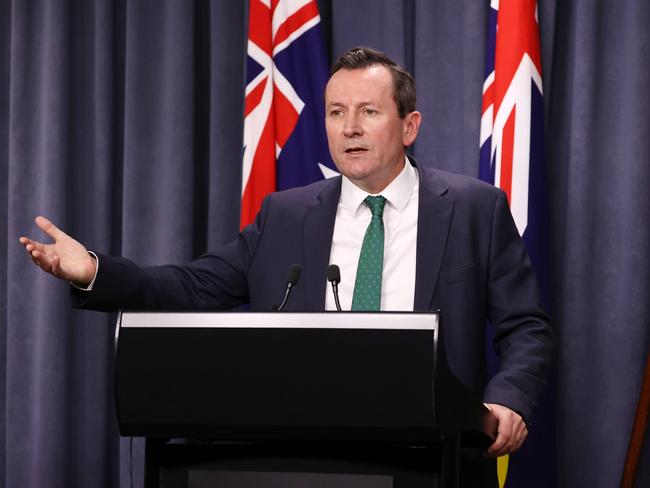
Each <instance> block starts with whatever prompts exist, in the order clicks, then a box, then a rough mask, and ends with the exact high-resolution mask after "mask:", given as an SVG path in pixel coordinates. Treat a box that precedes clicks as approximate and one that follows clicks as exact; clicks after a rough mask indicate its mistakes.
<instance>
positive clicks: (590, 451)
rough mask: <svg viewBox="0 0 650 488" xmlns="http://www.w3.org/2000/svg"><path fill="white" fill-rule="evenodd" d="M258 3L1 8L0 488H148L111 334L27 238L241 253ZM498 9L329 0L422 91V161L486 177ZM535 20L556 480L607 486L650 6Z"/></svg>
mask: <svg viewBox="0 0 650 488" xmlns="http://www.w3.org/2000/svg"><path fill="white" fill-rule="evenodd" d="M245 3H246V2H244V1H242V0H220V1H217V0H214V1H212V2H209V1H199V0H196V1H187V0H177V1H158V0H155V1H154V0H140V1H131V2H127V1H126V0H67V1H66V0H59V1H56V0H49V1H47V0H13V1H12V0H4V1H2V2H1V7H2V8H0V70H1V71H2V76H1V77H0V172H1V174H0V195H1V196H2V203H1V204H0V228H1V229H2V232H1V233H0V251H1V252H0V277H1V281H0V306H1V307H2V308H1V310H2V311H3V312H4V313H3V314H2V317H1V319H0V354H1V356H0V358H1V359H2V361H0V485H2V486H8V487H32V486H48V487H55V488H58V487H60V488H64V487H89V486H92V487H124V488H125V487H127V486H130V485H131V483H133V485H134V486H140V484H141V481H142V443H141V441H140V440H138V439H136V440H134V441H133V442H131V441H130V440H129V439H120V438H119V436H118V434H117V428H116V423H115V414H114V411H113V398H112V378H111V368H112V356H111V354H112V340H113V324H114V317H113V316H110V315H103V314H98V313H93V312H82V311H75V310H71V309H70V305H69V300H68V290H67V287H66V286H65V285H64V284H62V283H60V282H57V281H56V280H54V279H52V278H50V277H48V276H44V275H43V274H42V273H40V272H39V270H38V269H36V268H35V267H34V266H32V265H31V263H30V262H29V260H28V259H27V258H26V257H25V255H24V252H23V250H22V248H21V247H20V246H19V244H18V242H17V238H18V236H19V235H23V234H27V235H35V234H36V233H35V227H34V225H33V218H34V216H36V215H38V214H44V215H47V216H49V217H51V218H52V219H53V220H54V221H55V222H56V223H58V224H60V226H61V227H62V228H64V229H66V230H67V231H69V233H71V234H72V235H74V236H75V237H77V238H78V239H80V240H81V241H82V242H84V243H86V244H87V245H88V246H89V247H91V248H93V249H97V250H99V251H103V252H108V253H113V254H118V255H123V256H126V257H129V258H132V259H134V260H136V261H138V262H140V263H141V264H152V263H163V262H165V263H169V262H174V263H181V262H185V261H187V260H189V259H191V258H192V257H194V256H197V255H198V254H200V253H201V252H203V251H204V250H206V249H209V248H211V247H214V246H217V245H219V244H221V243H224V242H227V241H228V240H229V239H231V238H233V237H234V236H235V235H236V232H237V229H238V222H239V216H238V212H239V189H240V179H241V169H240V163H241V153H242V150H241V145H242V143H241V141H242V111H243V89H244V79H245V78H244V53H245V36H246V6H245ZM487 3H488V2H487V0H486V1H485V2H479V1H476V0H462V1H461V0H459V1H454V2H449V1H445V0H434V1H417V0H410V1H408V0H405V1H394V0H393V1H392V0H381V1H380V0H357V1H354V2H351V1H349V0H329V1H326V0H323V1H321V2H320V7H321V14H322V17H323V24H324V32H325V42H326V47H327V48H328V50H329V52H330V55H331V58H332V59H334V58H336V57H337V56H338V55H339V54H340V53H341V52H343V51H344V50H346V49H347V48H349V47H351V46H354V45H358V44H366V45H370V46H373V47H376V48H379V49H382V50H385V51H386V52H387V53H388V54H389V55H391V56H392V57H394V58H395V59H396V60H398V61H400V62H402V63H403V64H405V65H406V66H407V67H408V68H409V69H410V70H411V71H412V72H413V73H414V74H415V77H416V80H417V83H418V94H419V96H418V106H419V109H420V110H421V111H422V112H423V115H424V123H423V127H422V131H421V136H420V137H419V139H418V141H417V143H416V145H415V148H414V152H415V155H416V157H417V158H418V160H419V161H420V162H421V164H425V165H431V166H434V167H437V168H442V169H446V170H451V171H455V172H459V173H465V174H469V175H474V176H475V175H477V172H478V141H479V137H478V132H479V119H480V106H481V86H482V83H483V69H484V51H485V48H484V45H485V38H486V35H485V30H486V25H487V24H486V16H487V11H488V8H487ZM539 21H540V28H541V36H542V59H543V77H544V94H545V104H546V109H547V113H546V134H547V138H546V154H547V161H546V163H547V172H548V180H549V195H550V202H551V232H550V236H549V245H550V250H551V255H552V258H553V262H552V266H551V270H550V271H551V275H552V277H553V287H552V290H553V296H552V299H553V315H554V317H553V326H554V329H555V331H556V333H557V336H558V341H559V344H558V346H559V352H558V357H557V368H556V369H557V379H556V383H557V388H556V389H557V391H556V396H557V398H556V400H555V404H554V405H551V406H550V407H549V408H554V409H555V417H556V419H557V422H556V429H557V435H556V437H557V449H556V456H557V457H556V459H557V462H556V469H557V472H556V476H555V477H556V478H557V480H558V482H557V484H558V486H562V487H582V486H585V487H586V486H589V487H603V488H605V487H611V486H616V485H617V484H618V482H619V480H620V476H621V472H622V467H623V462H624V457H625V451H626V448H627V442H628V439H629V435H630V430H631V425H632V419H633V415H634V408H635V404H636V400H637V396H638V392H639V389H640V384H641V375H642V368H643V366H644V364H645V357H646V354H647V353H648V346H649V343H650V310H649V303H650V257H649V252H648V245H647V243H648V242H650V225H648V223H647V222H648V221H649V220H650V198H649V197H648V187H649V185H650V156H649V154H650V151H649V149H650V147H649V144H650V143H649V142H648V141H650V101H649V100H650V99H649V98H648V96H647V89H648V87H649V86H650V59H649V58H650V54H649V53H650V32H649V31H648V28H647V26H648V25H650V4H649V2H647V1H641V0H638V1H634V0H631V1H628V2H599V3H597V4H590V5H586V2H579V1H577V0H566V1H558V0H546V1H544V0H540V6H539ZM549 428H552V427H549ZM647 444H648V442H646V447H645V452H644V456H645V460H646V465H645V468H642V471H641V477H642V479H641V480H640V481H639V483H638V486H650V473H648V469H647V466H649V465H650V459H649V457H650V455H649V453H648V451H649V450H650V446H648V445H647Z"/></svg>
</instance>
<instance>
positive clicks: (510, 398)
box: [73, 167, 553, 420]
mask: <svg viewBox="0 0 650 488" xmlns="http://www.w3.org/2000/svg"><path fill="white" fill-rule="evenodd" d="M419 172H420V195H419V213H418V233H417V261H416V264H417V265H416V285H415V301H414V310H416V311H427V310H438V309H439V310H440V312H441V322H442V324H443V328H444V331H445V347H446V350H447V356H448V360H449V364H450V366H451V368H452V370H453V371H454V372H455V374H456V375H457V376H458V377H459V378H460V379H461V380H462V381H463V382H464V383H465V384H466V386H468V387H469V388H470V389H472V390H474V391H475V392H476V393H477V394H478V395H479V396H481V395H482V396H483V399H484V401H485V402H489V403H499V404H502V405H505V406H508V407H509V408H511V409H513V410H516V411H518V412H520V413H521V414H522V415H523V417H524V419H526V420H530V418H531V416H532V414H533V411H534V409H535V406H536V404H537V402H538V400H539V398H540V396H541V394H542V392H543V389H544V386H545V384H546V376H547V372H548V369H549V363H550V360H551V354H552V353H551V351H552V342H553V341H552V334H551V331H550V328H549V325H548V320H547V317H546V315H545V313H544V312H543V310H542V308H541V305H540V300H539V292H538V287H537V282H536V278H535V276H534V273H533V270H532V268H531V265H530V261H529V259H528V256H527V254H526V252H525V249H524V247H523V243H522V241H521V239H520V237H519V234H518V232H517V229H516V227H515V224H514V222H513V220H512V216H511V214H510V210H509V208H508V203H507V201H506V197H505V194H504V193H503V192H502V191H501V190H499V189H497V188H495V187H493V186H492V185H488V184H486V183H483V182H480V181H478V180H476V179H474V178H469V177H465V176H460V175H454V174H451V173H446V172H442V171H436V170H432V169H427V168H425V167H419ZM340 191H341V178H340V177H337V178H331V179H328V180H324V181H320V182H317V183H314V184H312V185H309V186H306V187H302V188H295V189H291V190H288V191H283V192H278V193H274V194H272V195H270V196H269V197H267V198H266V199H265V201H264V203H263V205H262V209H261V210H260V212H259V214H258V216H257V218H256V220H255V222H254V223H253V224H252V225H250V226H248V227H247V228H246V229H244V230H243V231H242V232H241V233H240V234H239V236H238V237H237V239H235V240H234V241H233V242H231V243H230V244H228V245H225V246H223V247H222V248H220V249H217V250H216V251H214V252H212V253H209V254H206V255H204V256H201V257H200V258H199V259H197V260H196V261H194V262H192V263H190V264H189V265H186V266H157V267H139V266H137V265H135V264H134V263H133V262H131V261H128V260H126V259H123V258H113V257H109V256H104V255H99V260H100V272H99V274H98V276H97V279H96V281H95V284H94V288H93V291H92V292H90V293H86V292H79V291H73V300H74V302H75V305H76V306H79V307H83V308H91V309H95V310H105V311H112V310H115V309H116V308H123V309H147V310H219V309H229V308H233V307H236V306H239V305H242V304H246V303H249V304H250V306H251V309H252V310H269V309H270V308H271V307H272V306H273V304H276V303H279V302H280V300H281V298H282V295H283V293H284V289H285V286H286V276H287V270H288V269H289V267H290V266H291V264H293V263H297V264H300V265H302V267H303V272H302V276H301V279H300V282H299V283H298V285H297V286H296V287H295V288H294V290H293V292H292V296H291V297H290V300H289V302H288V304H287V307H286V310H311V311H322V310H323V309H324V306H325V293H326V285H327V279H326V272H327V266H328V264H329V257H330V247H331V241H332V234H333V230H334V220H335V216H336V209H337V205H338V201H339V195H340ZM488 320H489V321H490V322H491V323H492V324H493V326H494V327H495V342H494V346H495V348H496V350H497V352H498V353H500V356H501V360H502V364H501V369H500V371H499V372H498V373H497V374H496V376H494V377H493V378H492V379H491V380H490V381H489V382H486V381H487V378H486V367H485V358H484V341H485V326H486V322H487V321H488Z"/></svg>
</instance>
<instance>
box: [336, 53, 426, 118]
mask: <svg viewBox="0 0 650 488" xmlns="http://www.w3.org/2000/svg"><path fill="white" fill-rule="evenodd" d="M376 65H380V66H384V67H385V68H386V69H388V71H390V74H391V76H392V77H393V98H394V99H395V103H396V104H397V111H398V113H399V116H400V118H402V119H403V118H404V117H405V116H406V114H408V113H410V112H413V111H414V110H415V80H414V79H413V77H412V76H411V74H410V73H409V72H408V71H406V68H404V67H403V66H401V65H399V64H397V63H396V62H395V61H393V60H392V59H390V58H389V57H388V56H386V54H384V53H383V52H381V51H377V50H376V49H372V48H370V47H365V46H359V47H353V48H352V49H350V50H348V51H347V52H345V53H343V54H342V55H341V57H340V58H339V59H337V60H336V62H335V63H334V64H333V65H332V69H330V78H331V77H332V75H333V74H334V73H336V72H337V71H339V70H341V69H346V70H355V69H363V68H369V67H370V66H376Z"/></svg>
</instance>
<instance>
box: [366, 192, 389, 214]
mask: <svg viewBox="0 0 650 488" xmlns="http://www.w3.org/2000/svg"><path fill="white" fill-rule="evenodd" d="M364 202H366V205H368V208H369V209H370V211H371V212H372V216H373V217H380V218H381V217H382V216H383V215H384V205H386V199H385V198H384V197H382V196H381V195H379V196H376V197H371V196H367V197H366V199H365V200H364Z"/></svg>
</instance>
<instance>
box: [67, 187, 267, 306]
mask: <svg viewBox="0 0 650 488" xmlns="http://www.w3.org/2000/svg"><path fill="white" fill-rule="evenodd" d="M268 206H269V199H268V198H267V199H266V200H265V201H264V203H263V205H262V209H261V211H260V213H259V214H258V216H257V218H256V220H255V222H254V223H253V224H251V225H249V226H248V227H246V228H245V229H244V230H243V231H242V232H241V233H240V234H239V236H238V237H237V238H236V239H235V240H234V241H232V242H231V243H229V244H227V245H225V246H222V247H221V248H219V249H218V250H216V251H214V252H212V253H209V254H205V255H203V256H201V257H199V258H198V259H197V260H195V261H193V262H191V263H190V264H188V265H183V266H177V265H167V266H151V267H140V266H138V265H137V264H135V263H134V262H132V261H130V260H128V259H125V258H117V257H111V256H107V255H104V254H98V258H99V273H98V274H97V279H96V280H95V284H94V286H93V289H92V291H90V292H86V291H81V290H78V289H75V288H72V289H71V294H72V302H73V305H74V306H75V307H78V308H86V309H91V310H98V311H104V312H111V311H116V310H118V309H125V310H177V311H181V310H193V311H196V310H224V309H231V308H234V307H237V306H240V305H243V304H246V303H248V302H249V288H248V272H249V269H250V265H251V262H252V261H253V260H254V258H255V252H256V250H257V246H258V242H259V240H260V236H261V234H262V231H263V228H264V224H265V221H266V216H267V214H268Z"/></svg>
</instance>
